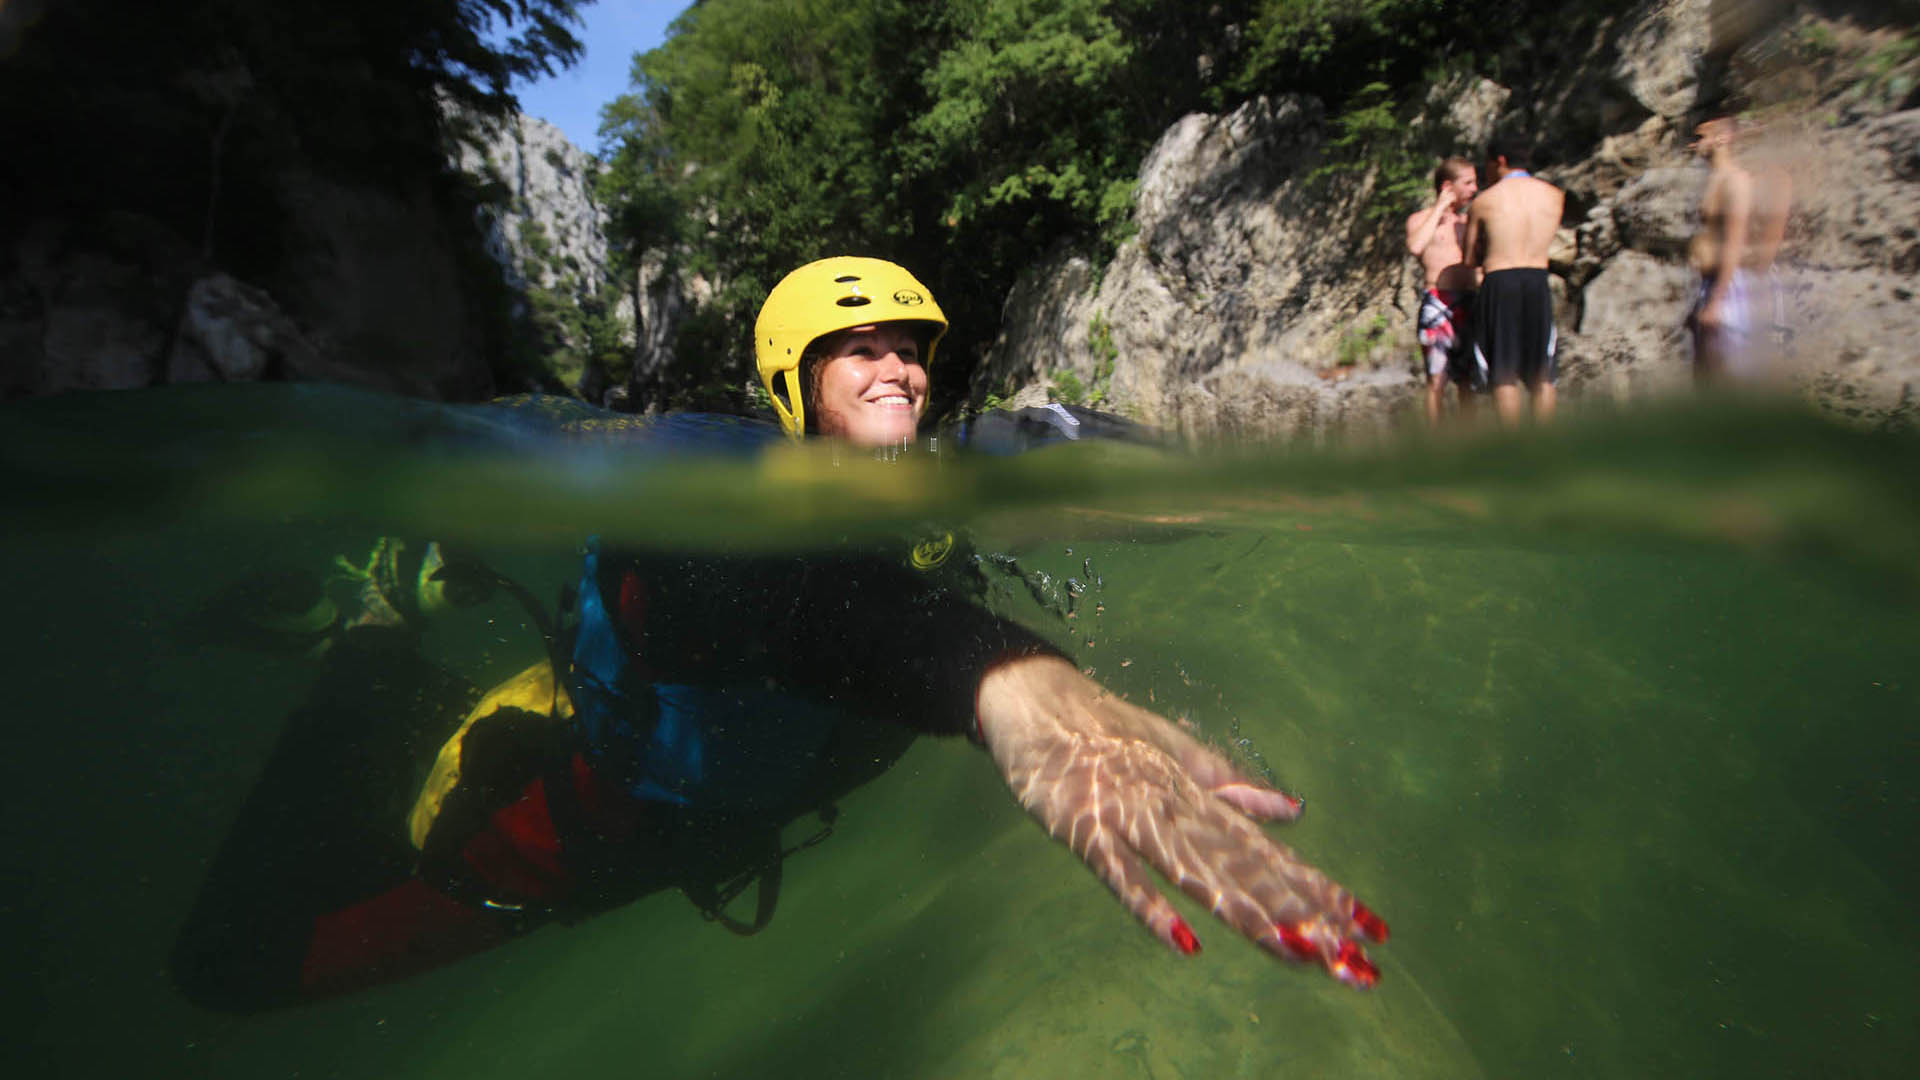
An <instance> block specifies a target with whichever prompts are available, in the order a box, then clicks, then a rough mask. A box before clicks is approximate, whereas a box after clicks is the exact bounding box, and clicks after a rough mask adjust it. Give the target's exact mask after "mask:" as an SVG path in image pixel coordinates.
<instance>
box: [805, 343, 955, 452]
mask: <svg viewBox="0 0 1920 1080" xmlns="http://www.w3.org/2000/svg"><path fill="white" fill-rule="evenodd" d="M819 344H820V348H819V352H820V356H821V359H820V360H819V361H818V362H817V364H816V366H815V368H814V374H813V400H812V401H810V402H809V403H808V405H807V407H808V408H810V409H812V410H813V414H814V416H815V417H816V418H817V419H816V421H815V422H816V424H817V426H818V429H819V432H820V434H822V435H828V436H832V437H834V438H839V439H845V440H847V441H848V442H850V443H853V444H855V445H856V446H891V445H894V444H897V443H902V442H905V441H907V440H908V439H911V438H913V433H914V431H915V429H916V428H917V427H918V425H919V422H920V414H921V413H923V412H925V411H926V408H927V369H926V368H925V367H923V366H922V365H921V363H920V343H919V339H918V337H917V336H916V335H915V334H914V332H913V328H912V327H911V326H910V325H908V324H905V323H880V324H879V325H877V326H856V327H854V328H853V329H851V330H842V331H840V332H839V333H837V334H832V335H830V336H828V337H827V338H825V339H823V340H822V341H821V342H820V343H819Z"/></svg>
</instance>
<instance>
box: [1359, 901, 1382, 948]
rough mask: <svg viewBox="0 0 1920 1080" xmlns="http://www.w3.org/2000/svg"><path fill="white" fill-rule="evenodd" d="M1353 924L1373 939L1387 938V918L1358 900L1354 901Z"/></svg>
mask: <svg viewBox="0 0 1920 1080" xmlns="http://www.w3.org/2000/svg"><path fill="white" fill-rule="evenodd" d="M1353 925H1354V926H1356V927H1358V928H1359V930H1360V932H1361V933H1363V934H1365V935H1367V937H1368V938H1369V939H1371V940H1373V941H1385V940H1387V932H1388V931H1387V920H1385V919H1383V918H1381V917H1380V916H1378V915H1375V914H1374V913H1373V909H1372V908H1370V907H1368V906H1367V905H1365V904H1363V903H1361V902H1360V901H1358V900H1355V901H1354V902H1353Z"/></svg>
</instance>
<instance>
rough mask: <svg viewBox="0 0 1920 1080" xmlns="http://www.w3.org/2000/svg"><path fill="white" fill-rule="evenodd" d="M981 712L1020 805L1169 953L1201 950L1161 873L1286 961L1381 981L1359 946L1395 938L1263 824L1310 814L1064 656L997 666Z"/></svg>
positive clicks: (1363, 983)
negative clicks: (1156, 876) (1162, 885)
mask: <svg viewBox="0 0 1920 1080" xmlns="http://www.w3.org/2000/svg"><path fill="white" fill-rule="evenodd" d="M976 704H977V716H978V723H979V737H980V739H981V740H982V741H983V742H984V743H985V744H986V747H987V750H988V751H989V752H990V753H991V754H992V755H993V760H994V763H995V764H996V765H998V766H999V768H1000V775H1001V776H1002V777H1003V778H1005V780H1006V782H1007V786H1008V787H1009V788H1011V789H1012V791H1013V794H1014V797H1015V798H1017V799H1019V800H1020V804H1021V805H1022V806H1024V807H1026V808H1027V812H1028V813H1030V814H1032V815H1033V816H1034V817H1035V818H1037V819H1038V820H1039V821H1040V824H1041V825H1042V826H1044V827H1045V828H1046V830H1047V832H1048V833H1050V834H1051V835H1052V836H1053V837H1054V838H1055V839H1057V840H1060V841H1061V842H1063V843H1065V844H1066V845H1067V846H1068V847H1070V848H1072V849H1073V851H1074V853H1075V854H1077V855H1079V856H1080V858H1081V859H1083V860H1084V861H1085V862H1086V863H1087V865H1088V867H1089V868H1091V869H1092V870H1093V872H1094V873H1095V874H1097V875H1099V877H1100V879H1101V880H1102V881H1105V882H1106V883H1107V886H1108V887H1109V888H1111V889H1112V890H1113V891H1114V894H1115V895H1116V896H1117V897H1119V899H1120V902H1121V903H1123V904H1125V905H1126V906H1127V909H1128V910H1130V911H1132V912H1133V914H1134V916H1135V917H1136V918H1138V919H1139V920H1140V921H1141V922H1143V923H1145V924H1146V925H1147V928H1148V929H1149V930H1151V931H1152V932H1153V933H1154V934H1155V936H1157V937H1159V938H1160V939H1161V940H1162V941H1165V942H1166V943H1167V944H1168V945H1170V946H1172V947H1173V948H1175V949H1178V950H1180V951H1181V952H1183V953H1188V954H1192V953H1195V952H1198V951H1199V950H1200V943H1199V940H1198V939H1197V938H1196V937H1195V936H1194V933H1193V930H1192V928H1191V927H1189V926H1188V925H1187V924H1186V922H1185V921H1184V920H1182V919H1181V918H1180V916H1179V914H1178V913H1176V912H1175V911H1174V909H1173V905H1172V904H1171V903H1170V902H1168V900H1167V898H1166V897H1165V896H1164V895H1162V894H1161V892H1160V890H1159V888H1158V886H1157V884H1156V883H1155V882H1154V880H1153V875H1152V874H1150V873H1148V871H1147V867H1149V866H1151V867H1152V868H1153V869H1155V870H1158V871H1159V872H1160V874H1161V875H1162V876H1164V877H1165V878H1166V879H1167V880H1168V881H1170V882H1172V883H1174V884H1175V885H1177V886H1179V887H1180V889H1181V891H1183V892H1185V893H1186V894H1187V895H1188V896H1191V897H1193V898H1194V899H1195V900H1197V901H1199V902H1200V903H1202V904H1205V905H1207V906H1208V908H1210V909H1211V910H1212V912H1213V913H1214V915H1215V916H1217V917H1218V918H1220V919H1221V920H1222V921H1224V922H1226V923H1227V924H1228V925H1229V926H1232V927H1233V928H1234V929H1236V930H1238V931H1240V932H1241V933H1242V934H1245V935H1246V936H1247V937H1249V938H1251V939H1253V940H1254V941H1255V942H1256V943H1258V944H1259V945H1260V946H1261V947H1262V948H1265V949H1266V950H1267V951H1268V952H1271V953H1273V954H1274V955H1276V956H1279V957H1281V958H1282V959H1286V960H1293V961H1311V962H1314V963H1317V964H1319V965H1320V966H1321V967H1324V968H1325V969H1326V970H1327V971H1328V972H1329V973H1330V974H1332V975H1333V976H1334V977H1335V978H1337V979H1339V980H1340V981H1342V982H1344V983H1347V984H1348V985H1351V986H1357V987H1363V988H1364V987H1369V986H1372V985H1373V984H1374V982H1375V981H1377V980H1378V979H1379V971H1378V969H1376V968H1375V967H1374V966H1373V964H1372V962H1370V961H1369V960H1368V959H1367V954H1366V952H1365V950H1363V949H1362V948H1361V946H1360V944H1359V941H1360V939H1363V938H1364V939H1367V940H1370V941H1376V942H1380V941H1385V940H1386V939H1387V924H1386V923H1385V922H1384V921H1383V920H1382V919H1381V918H1380V917H1379V916H1378V915H1375V914H1374V913H1373V912H1372V911H1370V910H1368V908H1367V907H1366V906H1365V905H1364V904H1362V903H1360V902H1359V901H1358V900H1356V899H1354V897H1353V894H1351V893H1349V892H1347V891H1346V890H1345V889H1343V888H1341V887H1340V886H1339V885H1337V884H1335V883H1334V882H1332V881H1331V880H1329V879H1328V878H1327V876H1326V875H1325V874H1322V873H1321V872H1320V871H1318V870H1316V869H1314V868H1313V867H1312V866H1309V865H1308V864H1307V863H1306V862H1304V861H1302V860H1301V858H1300V857H1299V856H1298V855H1296V854H1295V853H1294V852H1293V851H1292V849H1290V848H1288V847H1286V846H1285V845H1283V844H1280V843H1276V842H1275V841H1273V840H1272V839H1270V838H1268V836H1267V834H1266V833H1265V832H1263V831H1261V829H1260V828H1259V826H1258V825H1256V824H1255V822H1257V821H1291V820H1293V819H1294V818H1296V817H1298V816H1299V815H1300V811H1301V804H1300V802H1299V800H1297V799H1294V798H1292V797H1291V796H1288V795H1286V794H1284V793H1283V792H1279V791H1275V790H1273V789H1272V788H1269V787H1266V786H1265V785H1262V784H1259V783H1256V782H1254V781H1252V780H1249V779H1247V778H1246V777H1245V776H1244V775H1242V774H1241V773H1240V772H1239V770H1237V769H1235V768H1234V767H1233V765H1232V764H1231V763H1229V762H1228V761H1227V760H1226V759H1225V758H1224V757H1222V756H1220V754H1218V753H1217V752H1215V751H1213V750H1211V749H1209V748H1208V747H1206V746H1205V745H1203V744H1202V743H1200V742H1199V741H1198V740H1197V739H1194V738H1193V737H1192V736H1189V735H1188V734H1186V733H1185V732H1183V731H1181V730H1180V729H1179V728H1178V727H1176V726H1175V725H1173V724H1172V723H1169V722H1168V721H1167V720H1165V719H1163V718H1162V717H1160V716H1157V715H1155V714H1153V713H1151V712H1148V711H1147V710H1145V709H1141V708H1137V707H1135V706H1132V705H1129V704H1127V703H1126V702H1124V701H1121V700H1119V699H1118V698H1117V697H1115V696H1114V695H1113V693H1112V692H1111V691H1108V690H1106V689H1105V688H1103V687H1102V686H1100V685H1099V684H1098V683H1095V682H1094V681H1093V680H1092V679H1089V678H1087V677H1086V676H1084V675H1082V674H1081V673H1080V672H1079V671H1078V670H1077V669H1076V668H1075V667H1074V666H1073V665H1072V664H1070V663H1068V662H1067V661H1065V660H1063V659H1061V658H1059V657H1057V656H1027V657H1021V658H1017V659H1012V660H1008V661H1005V662H1002V663H1000V664H997V665H995V666H993V667H992V668H991V669H990V670H989V671H988V672H987V674H986V677H985V678H984V679H982V680H981V682H980V690H979V694H978V697H977V699H976Z"/></svg>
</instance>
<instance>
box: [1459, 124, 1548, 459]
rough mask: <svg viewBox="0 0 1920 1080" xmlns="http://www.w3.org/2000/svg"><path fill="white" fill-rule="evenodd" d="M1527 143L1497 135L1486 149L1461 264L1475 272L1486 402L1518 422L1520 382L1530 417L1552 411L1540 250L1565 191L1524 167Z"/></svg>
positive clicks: (1476, 337) (1476, 329)
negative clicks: (1482, 182)
mask: <svg viewBox="0 0 1920 1080" xmlns="http://www.w3.org/2000/svg"><path fill="white" fill-rule="evenodd" d="M1531 160H1532V159H1531V156H1530V155H1529V153H1528V151H1527V148H1526V147H1525V146H1523V145H1520V144H1518V143H1506V142H1496V143H1495V144H1494V145H1493V146H1492V147H1491V148H1490V149H1489V150H1488V151H1487V171H1488V172H1490V173H1491V174H1492V175H1493V177H1494V182H1493V183H1492V184H1491V185H1489V186H1488V187H1487V189H1486V190H1485V191H1483V192H1481V193H1480V196H1479V197H1478V198H1476V199H1474V200H1473V206H1472V209H1471V210H1469V211H1468V212H1467V236H1466V255H1467V260H1466V261H1467V265H1468V266H1473V267H1478V268H1480V270H1481V271H1482V277H1481V279H1480V294H1479V296H1478V298H1477V299H1476V300H1475V302H1474V307H1473V341H1474V355H1475V358H1476V360H1477V362H1478V363H1479V364H1480V366H1481V367H1482V368H1484V369H1485V370H1486V372H1487V375H1488V379H1489V380H1490V381H1491V382H1492V383H1493V407H1494V409H1495V411H1497V412H1498V413H1499V414H1500V420H1501V422H1502V423H1505V424H1509V425H1511V424H1517V423H1519V422H1520V415H1521V411H1522V410H1521V398H1520V387H1521V385H1522V384H1524V385H1525V386H1526V388H1527V392H1528V394H1529V395H1531V396H1532V398H1533V415H1534V419H1536V420H1542V421H1544V420H1549V419H1551V418H1552V417H1553V406H1554V393H1553V380H1554V376H1555V375H1556V374H1557V373H1556V371H1555V369H1554V362H1553V352H1554V346H1555V345H1556V344H1557V337H1556V335H1555V333H1554V328H1553V294H1552V293H1551V292H1550V291H1548V289H1547V252H1548V250H1549V249H1550V248H1551V247H1552V246H1553V234H1554V232H1555V231H1557V230H1558V229H1559V228H1560V216H1561V212H1562V210H1563V209H1564V208H1565V205H1566V194H1565V193H1564V192H1562V191H1561V190H1560V189H1559V188H1557V187H1554V186H1553V185H1552V184H1549V183H1547V182H1546V181H1544V180H1539V179H1536V178H1535V177H1534V176H1533V175H1532V174H1531V173H1530V172H1529V171H1528V165H1529V164H1530V162H1531Z"/></svg>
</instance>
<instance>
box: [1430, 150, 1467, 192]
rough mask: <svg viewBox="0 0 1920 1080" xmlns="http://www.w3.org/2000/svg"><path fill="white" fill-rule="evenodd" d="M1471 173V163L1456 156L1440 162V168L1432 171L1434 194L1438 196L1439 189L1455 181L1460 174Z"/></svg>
mask: <svg viewBox="0 0 1920 1080" xmlns="http://www.w3.org/2000/svg"><path fill="white" fill-rule="evenodd" d="M1472 171H1473V162H1471V161H1468V160H1467V159H1466V158H1463V157H1461V156H1459V155H1458V154H1456V155H1454V156H1453V157H1450V158H1448V159H1447V160H1445V161H1443V162H1441V163H1440V167H1439V168H1437V169H1435V170H1433V190H1434V193H1435V194H1438V193H1439V191H1440V189H1441V188H1443V187H1446V186H1447V181H1449V180H1457V179H1459V178H1460V175H1461V174H1462V173H1470V172H1472Z"/></svg>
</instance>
